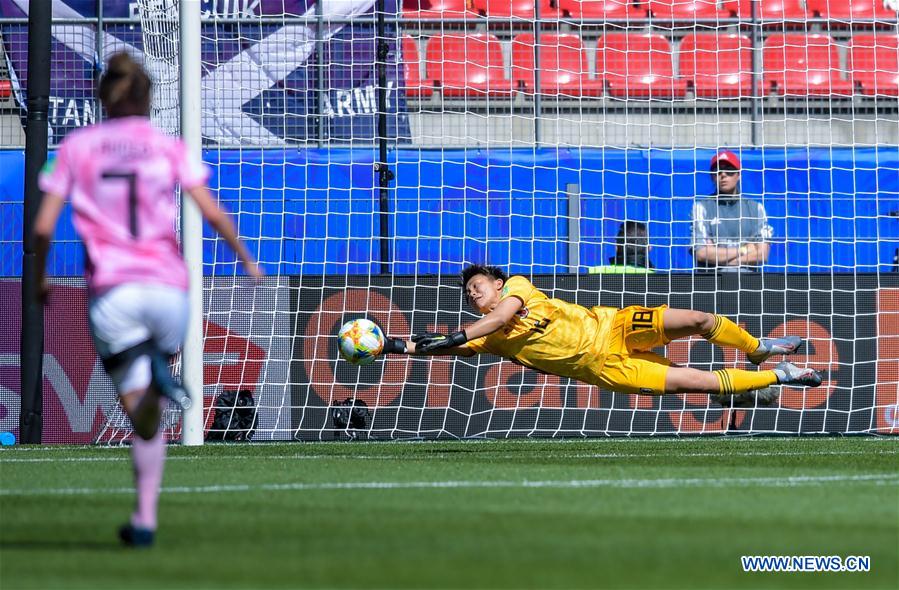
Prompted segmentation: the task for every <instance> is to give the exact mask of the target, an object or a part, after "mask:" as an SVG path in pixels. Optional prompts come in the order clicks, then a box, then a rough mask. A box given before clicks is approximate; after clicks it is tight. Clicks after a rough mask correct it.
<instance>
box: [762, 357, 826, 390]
mask: <svg viewBox="0 0 899 590" xmlns="http://www.w3.org/2000/svg"><path fill="white" fill-rule="evenodd" d="M774 374H775V375H777V382H778V383H780V384H781V385H800V386H802V387H818V386H819V385H821V381H822V379H821V375H819V374H818V372H817V371H816V370H814V369H808V368H806V369H803V368H800V367H797V366H796V365H793V364H791V363H788V362H786V361H784V362H782V363H779V364H778V365H777V366H776V367H774Z"/></svg>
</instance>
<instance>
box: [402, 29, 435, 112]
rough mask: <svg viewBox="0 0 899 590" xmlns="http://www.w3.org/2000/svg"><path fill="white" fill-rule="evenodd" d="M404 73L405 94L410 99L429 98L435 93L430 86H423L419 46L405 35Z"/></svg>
mask: <svg viewBox="0 0 899 590" xmlns="http://www.w3.org/2000/svg"><path fill="white" fill-rule="evenodd" d="M402 52H403V72H404V73H405V80H406V85H405V88H404V90H405V92H406V96H410V97H428V96H431V95H432V94H433V93H434V90H433V88H432V87H431V86H430V85H429V84H422V81H421V62H420V60H419V58H418V45H417V44H416V43H415V39H413V38H412V37H411V36H409V35H403V44H402Z"/></svg>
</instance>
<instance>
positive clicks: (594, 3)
mask: <svg viewBox="0 0 899 590" xmlns="http://www.w3.org/2000/svg"><path fill="white" fill-rule="evenodd" d="M559 10H561V11H562V12H564V13H565V14H566V15H568V16H569V17H570V18H572V19H574V20H580V19H603V20H616V19H622V20H640V19H645V18H646V9H645V8H644V9H640V8H637V7H636V6H634V5H633V4H631V3H630V2H627V0H559Z"/></svg>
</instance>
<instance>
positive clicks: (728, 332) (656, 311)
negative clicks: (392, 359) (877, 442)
mask: <svg viewBox="0 0 899 590" xmlns="http://www.w3.org/2000/svg"><path fill="white" fill-rule="evenodd" d="M462 286H463V288H464V289H465V296H466V298H467V300H468V302H469V303H470V304H471V305H472V307H474V308H475V309H477V310H478V311H480V312H481V313H482V314H483V317H482V318H481V319H479V320H478V321H476V322H475V323H473V324H472V325H470V326H468V327H467V328H465V329H464V330H461V331H458V332H453V333H452V334H438V333H427V334H422V335H419V336H414V337H413V338H412V340H411V341H407V342H404V341H402V340H399V339H395V338H390V339H388V341H387V344H386V346H385V349H384V350H385V351H386V352H393V353H407V354H448V355H459V356H472V355H474V354H478V353H491V354H495V355H498V356H501V357H504V358H507V359H510V360H512V361H513V362H516V363H518V364H521V365H523V366H525V367H529V368H531V369H534V370H537V371H541V372H543V373H550V374H553V375H558V376H560V377H570V378H572V379H578V380H580V381H583V382H585V383H589V384H592V385H598V386H600V387H603V388H605V389H609V390H612V391H617V392H621V393H635V394H644V395H662V394H666V393H687V392H701V393H708V394H710V395H713V396H716V399H718V400H719V401H722V402H727V401H729V400H728V399H727V396H734V398H733V400H732V401H733V403H734V405H735V406H752V405H754V404H755V403H756V402H757V403H758V404H759V405H770V404H771V403H772V402H774V401H775V400H776V399H777V393H776V392H775V390H773V389H769V388H768V387H769V386H770V385H775V384H781V385H794V386H807V387H817V386H818V385H821V376H820V375H819V374H818V373H817V372H816V371H814V370H812V369H803V368H800V367H797V366H795V365H792V364H790V363H787V362H781V363H780V364H778V365H777V366H776V367H775V368H774V369H772V370H768V371H744V370H741V369H721V370H718V371H700V370H698V369H691V368H688V367H680V366H676V365H674V364H673V363H672V362H671V361H670V360H668V359H666V358H665V357H662V356H660V355H658V354H656V353H654V352H651V350H652V349H653V348H655V347H657V346H662V345H665V344H668V343H669V342H671V341H672V340H676V339H678V338H686V337H688V336H692V335H694V334H699V335H701V336H702V337H703V338H705V339H706V340H708V341H709V342H712V343H713V344H717V345H719V346H730V347H733V348H737V349H739V350H742V351H743V352H745V353H746V356H747V358H749V360H750V361H751V362H753V363H755V364H756V365H758V364H761V363H762V362H764V361H765V360H766V359H768V357H770V356H772V355H776V354H791V353H794V352H796V351H797V350H798V349H799V347H800V346H801V344H802V340H801V339H800V338H799V337H798V336H787V337H784V338H762V339H758V338H755V337H753V336H752V335H750V334H749V333H748V332H746V331H745V330H744V329H743V328H741V327H740V326H738V325H737V324H735V323H734V322H732V321H731V320H729V319H728V318H726V317H724V316H720V315H716V314H712V313H706V312H702V311H692V310H684V309H670V308H669V307H668V306H666V305H661V306H659V307H642V306H637V305H633V306H630V307H626V308H624V309H617V308H613V307H592V308H589V309H588V308H586V307H582V306H580V305H575V304H572V303H568V302H567V301H563V300H561V299H552V298H549V297H547V296H546V295H545V294H544V293H542V292H541V291H539V290H538V289H537V288H536V287H534V286H533V285H532V284H531V283H530V281H528V280H527V279H526V278H524V277H522V276H513V277H511V278H507V277H506V274H505V273H504V272H503V271H502V270H501V269H499V268H497V267H494V266H482V265H472V266H469V267H468V268H466V269H465V270H464V272H463V273H462Z"/></svg>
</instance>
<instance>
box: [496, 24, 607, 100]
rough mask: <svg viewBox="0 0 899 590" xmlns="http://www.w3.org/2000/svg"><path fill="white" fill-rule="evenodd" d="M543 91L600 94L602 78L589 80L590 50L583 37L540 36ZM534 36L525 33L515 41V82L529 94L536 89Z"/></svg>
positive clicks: (513, 54)
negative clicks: (583, 41)
mask: <svg viewBox="0 0 899 590" xmlns="http://www.w3.org/2000/svg"><path fill="white" fill-rule="evenodd" d="M539 50H540V58H539V59H540V64H541V67H540V93H541V94H549V95H565V96H599V95H601V94H602V89H603V88H602V87H603V84H602V81H601V80H591V79H590V68H589V65H588V64H587V52H586V51H584V47H583V44H582V43H581V38H580V37H579V36H577V35H572V34H561V35H557V34H550V33H547V34H543V35H540V48H539ZM534 58H535V56H534V35H533V34H532V33H522V34H520V35H518V36H516V37H515V39H513V41H512V81H513V82H514V83H516V84H517V85H518V86H519V87H520V88H521V89H523V90H524V91H525V92H527V93H533V92H534V90H535V88H534V86H535V82H534V79H535V75H534V70H535V67H534Z"/></svg>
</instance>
